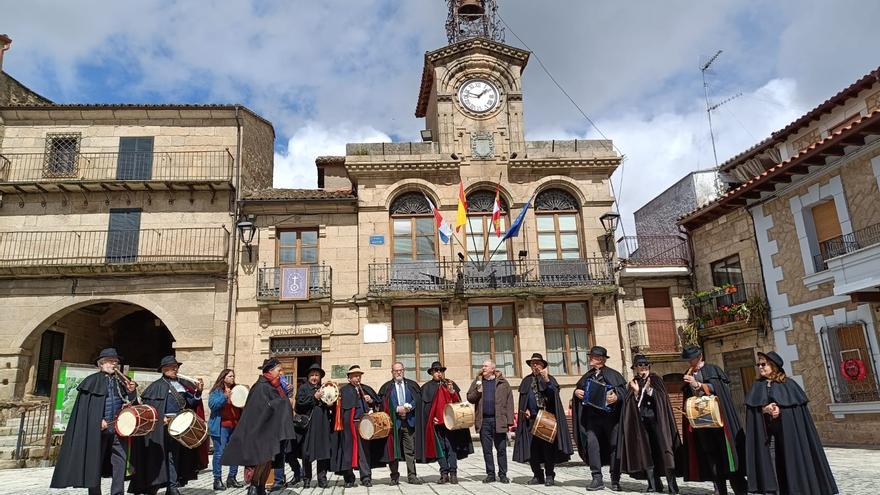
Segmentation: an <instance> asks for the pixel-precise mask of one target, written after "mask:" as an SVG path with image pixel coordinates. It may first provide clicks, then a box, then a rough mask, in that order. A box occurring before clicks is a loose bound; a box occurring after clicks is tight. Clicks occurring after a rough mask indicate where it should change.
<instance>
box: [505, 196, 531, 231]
mask: <svg viewBox="0 0 880 495" xmlns="http://www.w3.org/2000/svg"><path fill="white" fill-rule="evenodd" d="M533 199H535V196H534V195H533V196H532V197H531V198H529V200H528V201H526V204H525V205H524V206H523V209H522V211H520V212H519V215H517V217H516V220H514V221H513V223H512V224H510V228H509V229H507V233H505V234H504V237H503V238H502V239H501V240H502V241H505V240H507V239H510V238H511V237H516V236H518V235H519V228H520V227H522V223H523V220H525V218H526V212H527V211H529V206H531V204H532V200H533Z"/></svg>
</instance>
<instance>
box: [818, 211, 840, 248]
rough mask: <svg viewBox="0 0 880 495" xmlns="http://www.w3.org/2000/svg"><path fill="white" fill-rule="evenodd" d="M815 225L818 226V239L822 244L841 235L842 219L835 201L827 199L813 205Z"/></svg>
mask: <svg viewBox="0 0 880 495" xmlns="http://www.w3.org/2000/svg"><path fill="white" fill-rule="evenodd" d="M813 225H815V227H816V241H817V242H819V243H820V244H821V243H823V242H825V241H827V240H829V239H834V238H835V237H840V221H839V220H838V218H837V209H836V208H835V206H834V201H826V202H824V203H822V204H819V205H816V206H814V207H813Z"/></svg>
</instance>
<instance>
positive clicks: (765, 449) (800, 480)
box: [746, 378, 838, 495]
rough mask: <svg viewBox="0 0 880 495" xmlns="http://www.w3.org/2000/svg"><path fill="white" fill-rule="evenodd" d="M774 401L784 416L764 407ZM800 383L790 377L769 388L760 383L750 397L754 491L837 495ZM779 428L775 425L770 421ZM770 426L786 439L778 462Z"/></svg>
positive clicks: (750, 465)
mask: <svg viewBox="0 0 880 495" xmlns="http://www.w3.org/2000/svg"><path fill="white" fill-rule="evenodd" d="M773 402H775V403H776V404H777V405H778V406H779V417H778V418H776V419H771V418H770V416H767V415H765V414H763V412H762V411H761V409H762V408H763V407H764V406H766V405H767V404H770V403H773ZM807 402H808V400H807V396H806V394H805V393H804V391H803V389H802V388H801V387H800V385H798V384H797V382H795V381H794V380H791V379H788V380H786V381H785V382H783V383H777V382H774V383H772V386H771V387H769V388H768V387H767V381H766V379H764V378H761V379H759V380H758V381H757V382H756V383H755V384H754V385H752V390H751V391H750V392H749V394H748V396H747V397H746V471H747V473H748V482H749V493H767V492H771V491H772V492H775V493H778V494H780V495H788V494H791V495H794V494H798V495H832V494H835V493H838V490H837V484H836V483H835V482H834V475H832V474H831V468H830V467H829V466H828V459H826V458H825V450H824V449H823V448H822V442H821V441H820V440H819V434H818V433H817V432H816V426H815V424H814V423H813V417H812V416H811V415H810V410H809V409H808V408H807ZM771 422H772V423H774V424H772V425H771V424H770V423H771ZM768 427H769V428H771V429H774V430H776V431H777V432H778V433H779V436H780V437H781V438H777V443H776V449H777V450H776V463H775V465H774V462H773V458H772V457H771V455H770V436H769V435H768Z"/></svg>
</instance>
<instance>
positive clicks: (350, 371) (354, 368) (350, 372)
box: [347, 364, 364, 375]
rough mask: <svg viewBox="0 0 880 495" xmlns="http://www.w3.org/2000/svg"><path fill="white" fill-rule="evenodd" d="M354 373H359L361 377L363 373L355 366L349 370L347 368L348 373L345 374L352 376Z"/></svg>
mask: <svg viewBox="0 0 880 495" xmlns="http://www.w3.org/2000/svg"><path fill="white" fill-rule="evenodd" d="M355 373H360V374H361V375H363V374H364V371H363V370H362V369H361V367H360V366H358V365H356V364H355V365H353V366H351V367H350V368H348V373H347V374H349V375H353V374H355Z"/></svg>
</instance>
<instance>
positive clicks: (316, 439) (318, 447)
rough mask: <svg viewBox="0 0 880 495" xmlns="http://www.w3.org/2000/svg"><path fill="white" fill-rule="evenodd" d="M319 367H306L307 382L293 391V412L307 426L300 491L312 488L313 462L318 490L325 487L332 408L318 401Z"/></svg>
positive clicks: (320, 373)
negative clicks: (305, 422) (295, 411)
mask: <svg viewBox="0 0 880 495" xmlns="http://www.w3.org/2000/svg"><path fill="white" fill-rule="evenodd" d="M324 375H325V373H324V370H323V369H321V365H319V364H318V363H314V364H312V365H311V366H310V367H309V370H308V375H307V380H306V383H304V384H303V385H302V386H301V387H300V388H299V390H297V392H296V410H297V412H298V413H299V414H302V415H304V416H308V417H309V425H308V428H307V429H306V431H305V433H304V434H303V436H302V445H301V447H302V460H303V488H310V487H311V485H312V461H315V462H317V464H318V465H317V469H318V488H327V487H328V486H329V484H328V482H327V472H328V471H330V435H331V433H333V417H334V416H333V413H334V410H335V409H336V407H335V406H328V405H327V404H325V403H324V402H323V401H321V398H322V397H323V396H324V392H323V391H322V389H321V380H322V379H323V378H324Z"/></svg>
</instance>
